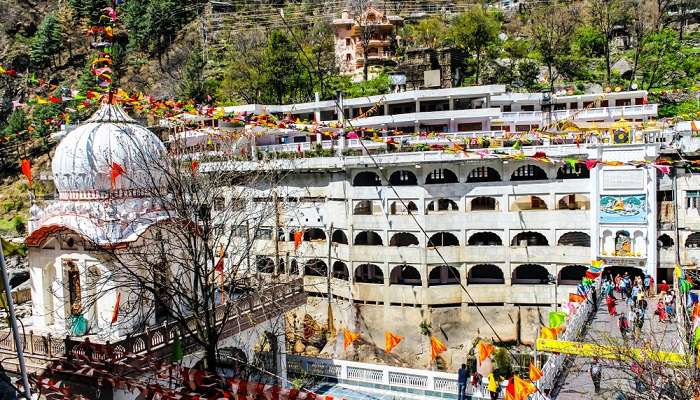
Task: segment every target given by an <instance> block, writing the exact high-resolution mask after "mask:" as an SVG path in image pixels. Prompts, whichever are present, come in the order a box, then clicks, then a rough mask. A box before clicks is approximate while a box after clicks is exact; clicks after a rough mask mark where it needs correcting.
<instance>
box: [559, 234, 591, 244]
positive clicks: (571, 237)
mask: <svg viewBox="0 0 700 400" xmlns="http://www.w3.org/2000/svg"><path fill="white" fill-rule="evenodd" d="M557 246H578V247H591V237H590V236H588V234H587V233H584V232H566V233H565V234H563V235H561V237H560V238H559V241H558V242H557Z"/></svg>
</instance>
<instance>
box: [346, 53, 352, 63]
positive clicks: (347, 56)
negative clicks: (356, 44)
mask: <svg viewBox="0 0 700 400" xmlns="http://www.w3.org/2000/svg"><path fill="white" fill-rule="evenodd" d="M351 60H352V56H351V55H350V54H346V55H345V61H348V62H349V61H351Z"/></svg>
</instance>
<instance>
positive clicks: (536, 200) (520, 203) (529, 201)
mask: <svg viewBox="0 0 700 400" xmlns="http://www.w3.org/2000/svg"><path fill="white" fill-rule="evenodd" d="M546 209H547V203H546V202H545V201H544V200H542V198H541V197H539V196H518V197H516V198H515V199H514V201H513V204H512V205H511V207H510V211H532V210H546Z"/></svg>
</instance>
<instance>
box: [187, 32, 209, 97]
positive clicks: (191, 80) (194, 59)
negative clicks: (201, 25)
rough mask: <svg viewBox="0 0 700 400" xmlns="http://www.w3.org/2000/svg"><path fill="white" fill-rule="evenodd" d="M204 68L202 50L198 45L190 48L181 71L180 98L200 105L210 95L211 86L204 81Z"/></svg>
mask: <svg viewBox="0 0 700 400" xmlns="http://www.w3.org/2000/svg"><path fill="white" fill-rule="evenodd" d="M204 68H205V63H204V59H203V58H202V49H201V47H200V46H199V45H196V46H195V47H194V48H192V50H191V52H190V56H189V57H188V58H187V62H185V66H184V69H183V71H182V80H181V84H180V95H181V96H182V97H184V98H186V99H193V100H195V101H196V102H198V103H202V102H204V101H205V100H206V98H207V96H208V95H211V94H212V87H211V86H212V85H211V84H210V82H208V81H207V79H206V76H205V71H204Z"/></svg>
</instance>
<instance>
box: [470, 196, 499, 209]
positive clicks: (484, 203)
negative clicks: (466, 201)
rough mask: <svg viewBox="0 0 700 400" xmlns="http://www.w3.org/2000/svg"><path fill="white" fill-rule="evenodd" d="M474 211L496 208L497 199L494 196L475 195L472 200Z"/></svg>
mask: <svg viewBox="0 0 700 400" xmlns="http://www.w3.org/2000/svg"><path fill="white" fill-rule="evenodd" d="M471 205H472V206H471V210H472V211H486V210H495V209H496V199H494V198H493V197H484V196H482V197H475V198H473V199H472V201H471Z"/></svg>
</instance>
